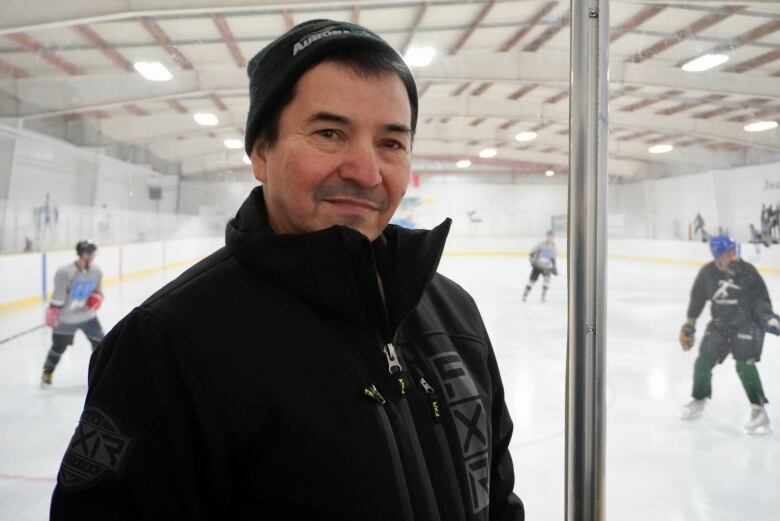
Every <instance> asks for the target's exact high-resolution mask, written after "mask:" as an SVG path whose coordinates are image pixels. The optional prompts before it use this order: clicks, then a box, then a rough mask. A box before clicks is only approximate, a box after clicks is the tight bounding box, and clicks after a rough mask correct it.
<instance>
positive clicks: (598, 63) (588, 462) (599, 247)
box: [566, 0, 609, 521]
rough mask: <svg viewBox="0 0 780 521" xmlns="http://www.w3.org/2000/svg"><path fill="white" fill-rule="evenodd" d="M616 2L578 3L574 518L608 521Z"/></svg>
mask: <svg viewBox="0 0 780 521" xmlns="http://www.w3.org/2000/svg"><path fill="white" fill-rule="evenodd" d="M608 14H609V3H608V0H571V84H570V98H569V99H570V115H569V119H570V121H569V124H570V138H569V139H570V142H569V146H570V169H569V172H570V173H569V238H568V256H569V258H568V267H569V287H568V291H569V331H568V352H567V361H566V364H567V366H566V521H603V520H604V519H605V499H604V498H605V494H604V459H605V458H604V455H605V413H606V410H605V402H606V400H605V369H606V367H605V352H604V351H605V345H606V342H605V334H606V328H605V325H606V320H605V311H606V302H605V295H606V291H605V289H606V270H605V268H606V262H605V261H606V245H607V235H606V233H607V226H606V214H607V212H606V203H607V200H606V195H607V165H606V161H607V102H608V95H607V94H608V93H607V89H608V83H607V63H608V51H609V39H608V37H609V16H608Z"/></svg>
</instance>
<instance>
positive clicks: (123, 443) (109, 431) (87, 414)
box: [57, 407, 133, 490]
mask: <svg viewBox="0 0 780 521" xmlns="http://www.w3.org/2000/svg"><path fill="white" fill-rule="evenodd" d="M132 444H133V439H132V438H131V437H129V436H126V435H123V434H122V433H121V431H120V429H119V426H118V424H117V422H116V421H115V420H114V419H113V418H111V416H110V415H109V414H108V413H106V412H105V411H104V410H102V409H99V408H97V407H87V408H86V409H84V412H83V413H82V414H81V418H80V419H79V424H78V426H77V427H76V432H74V433H73V438H71V440H70V445H68V450H67V451H66V452H65V457H64V458H63V460H62V466H61V467H60V472H59V474H58V475H57V483H58V484H59V486H60V487H62V488H63V489H65V490H78V489H82V488H86V487H89V486H92V485H95V484H96V483H98V482H100V481H102V480H103V479H104V478H105V477H106V476H108V475H113V476H116V477H119V476H121V475H122V472H123V470H124V465H125V463H126V462H127V459H128V455H129V454H130V449H131V447H132Z"/></svg>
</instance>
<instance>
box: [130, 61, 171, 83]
mask: <svg viewBox="0 0 780 521" xmlns="http://www.w3.org/2000/svg"><path fill="white" fill-rule="evenodd" d="M133 68H134V69H135V70H136V71H138V74H140V75H141V76H143V77H144V78H146V79H147V80H149V81H168V80H170V79H171V78H173V74H171V71H169V70H168V69H167V68H165V65H163V64H162V63H160V62H135V63H134V64H133Z"/></svg>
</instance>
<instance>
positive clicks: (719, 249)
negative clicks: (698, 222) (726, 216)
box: [710, 235, 737, 260]
mask: <svg viewBox="0 0 780 521" xmlns="http://www.w3.org/2000/svg"><path fill="white" fill-rule="evenodd" d="M736 249H737V243H736V242H734V240H732V239H731V237H729V236H728V235H716V236H715V237H713V238H712V239H710V251H711V252H712V256H713V257H715V260H717V259H719V258H720V256H721V255H723V254H724V253H726V252H729V251H732V250H736Z"/></svg>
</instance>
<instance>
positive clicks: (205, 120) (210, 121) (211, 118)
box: [192, 112, 219, 127]
mask: <svg viewBox="0 0 780 521" xmlns="http://www.w3.org/2000/svg"><path fill="white" fill-rule="evenodd" d="M192 119H194V120H195V123H197V124H198V125H203V126H204V127H213V126H214V125H217V124H219V120H218V119H217V116H216V115H215V114H212V113H211V112H198V113H196V114H193V115H192Z"/></svg>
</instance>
